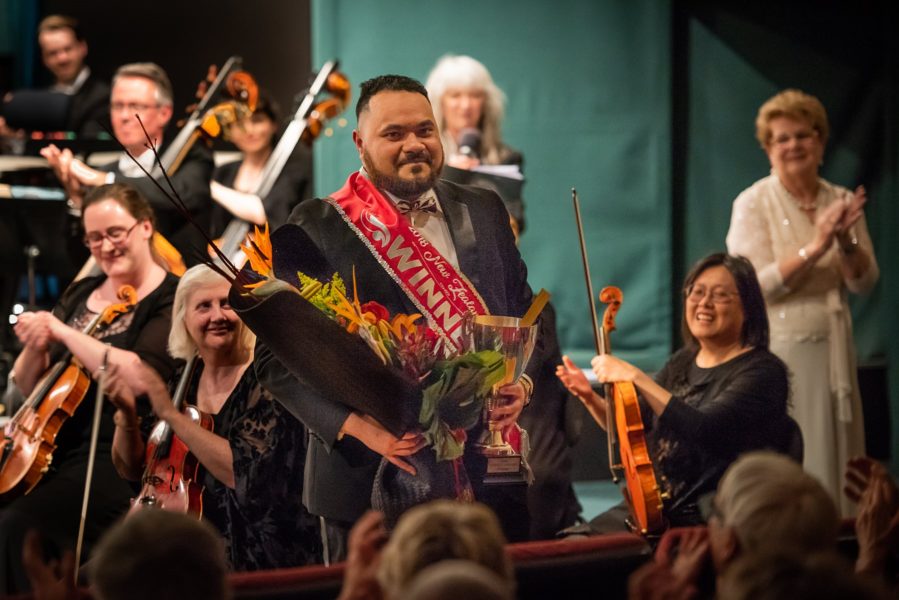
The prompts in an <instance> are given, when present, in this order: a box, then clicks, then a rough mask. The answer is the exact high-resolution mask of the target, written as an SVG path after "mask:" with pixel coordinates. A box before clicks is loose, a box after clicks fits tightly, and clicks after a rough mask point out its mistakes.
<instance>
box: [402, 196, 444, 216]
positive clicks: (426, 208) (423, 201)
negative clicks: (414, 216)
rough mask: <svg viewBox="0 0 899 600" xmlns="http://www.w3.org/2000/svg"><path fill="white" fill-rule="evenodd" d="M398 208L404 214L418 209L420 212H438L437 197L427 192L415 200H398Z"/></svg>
mask: <svg viewBox="0 0 899 600" xmlns="http://www.w3.org/2000/svg"><path fill="white" fill-rule="evenodd" d="M396 209H397V210H398V211H400V212H401V213H403V214H406V213H410V212H412V211H415V210H417V211H418V212H425V213H432V214H436V213H437V198H435V197H434V195H433V194H427V195H424V196H421V197H418V198H416V199H414V200H402V199H401V200H397V201H396Z"/></svg>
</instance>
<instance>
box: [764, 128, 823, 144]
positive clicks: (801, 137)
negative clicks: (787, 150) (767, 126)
mask: <svg viewBox="0 0 899 600" xmlns="http://www.w3.org/2000/svg"><path fill="white" fill-rule="evenodd" d="M817 135H818V132H817V131H815V130H813V129H804V130H802V131H797V132H796V133H794V134H792V135H790V134H789V133H782V134H780V135H778V136H776V137H774V138H772V139H771V141H772V142H773V143H774V145H775V146H786V145H787V144H789V143H790V142H791V141H792V140H794V139H795V140H796V143H798V144H802V143H804V142H807V141H809V140H811V139H812V138H814V137H816V136H817Z"/></svg>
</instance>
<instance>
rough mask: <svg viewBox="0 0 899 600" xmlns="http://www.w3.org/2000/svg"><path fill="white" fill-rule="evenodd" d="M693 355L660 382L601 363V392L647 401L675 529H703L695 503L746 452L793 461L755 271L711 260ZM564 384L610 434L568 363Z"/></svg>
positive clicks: (695, 301) (694, 300) (705, 266)
mask: <svg viewBox="0 0 899 600" xmlns="http://www.w3.org/2000/svg"><path fill="white" fill-rule="evenodd" d="M684 298H685V303H684V313H683V335H684V343H685V347H684V348H683V349H681V350H679V351H678V352H676V353H675V354H674V355H673V356H672V357H671V358H670V359H669V360H668V362H667V363H666V364H665V366H663V367H662V369H661V370H660V371H659V372H658V373H656V375H655V377H654V378H652V377H650V376H649V375H647V374H646V373H644V372H643V371H641V370H640V369H638V368H637V367H635V366H633V365H631V364H629V363H627V362H625V361H624V360H622V359H620V358H618V357H616V356H614V355H611V354H604V355H600V356H597V357H595V358H594V359H593V362H592V365H593V371H594V373H596V377H597V379H598V380H599V382H600V383H617V382H631V383H633V384H634V387H635V388H636V390H637V392H638V394H639V396H640V410H641V414H642V417H643V422H644V427H645V431H646V433H647V444H648V447H649V453H650V457H651V458H652V461H653V465H654V467H655V471H656V479H657V481H658V483H659V486H660V488H661V491H662V492H663V493H667V498H668V499H667V500H666V502H665V505H664V511H663V512H664V515H665V517H666V518H667V520H668V522H669V523H670V524H671V525H672V526H686V525H695V524H698V523H701V522H702V517H701V515H700V513H699V509H698V506H697V501H698V500H699V498H700V497H701V496H702V495H704V494H706V493H708V492H712V491H714V490H715V488H716V487H717V485H718V480H719V479H720V478H721V476H722V475H723V474H724V471H725V470H726V469H727V467H728V466H729V465H730V464H731V463H732V462H733V461H734V460H736V458H737V457H738V456H739V455H740V454H742V453H744V452H747V451H750V450H757V449H762V448H773V449H776V450H781V451H786V449H787V447H788V445H789V441H790V440H787V439H784V438H785V437H786V432H787V431H789V429H788V425H787V424H788V417H787V396H788V392H789V385H788V383H787V371H786V367H784V365H783V363H782V362H781V361H780V359H778V358H777V357H776V356H774V355H773V354H771V353H770V352H769V351H768V317H767V314H766V312H765V303H764V300H763V298H762V292H761V289H760V288H759V284H758V281H757V279H756V277H755V271H754V269H753V268H752V264H750V262H749V261H748V260H746V259H745V258H742V257H736V256H731V255H728V254H712V255H710V256H707V257H706V258H704V259H702V260H700V261H699V262H698V263H697V264H696V265H695V266H694V267H693V268H692V269H691V270H690V272H689V273H688V274H687V277H686V280H685V281H684ZM563 362H564V364H563V365H560V366H559V367H558V368H557V370H556V374H557V375H558V377H559V379H561V380H562V382H563V383H564V384H565V385H566V387H568V389H569V391H571V392H572V393H573V394H574V395H575V396H577V397H578V398H579V399H580V400H581V402H583V403H584V405H585V406H586V407H587V409H588V410H589V411H590V414H591V415H592V416H593V418H594V419H595V420H596V422H597V423H598V424H599V425H600V427H603V428H605V426H606V403H605V400H604V399H603V398H601V397H600V396H599V395H598V394H597V393H596V392H594V391H593V389H592V388H591V386H590V383H589V382H588V381H587V378H586V377H585V376H584V374H583V373H582V372H581V370H580V369H578V368H577V367H576V366H575V365H574V363H572V362H571V360H570V359H569V358H568V357H567V356H566V357H563ZM624 516H625V512H624V508H623V507H621V508H619V509H612V511H610V513H606V514H604V515H600V516H599V517H597V518H596V519H594V521H593V522H592V523H591V529H592V530H593V531H596V532H602V531H609V530H614V529H622V528H623V527H624V525H623V524H624Z"/></svg>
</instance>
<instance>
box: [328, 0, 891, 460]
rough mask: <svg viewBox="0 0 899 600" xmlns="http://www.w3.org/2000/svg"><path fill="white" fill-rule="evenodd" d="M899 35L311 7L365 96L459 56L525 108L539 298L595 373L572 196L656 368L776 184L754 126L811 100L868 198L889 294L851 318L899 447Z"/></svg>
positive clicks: (691, 1) (530, 249) (833, 173)
mask: <svg viewBox="0 0 899 600" xmlns="http://www.w3.org/2000/svg"><path fill="white" fill-rule="evenodd" d="M897 22H899V20H897V8H896V7H895V5H894V4H892V3H890V2H886V1H883V2H876V1H875V2H870V3H862V4H859V3H857V2H856V3H850V2H828V3H820V2H812V1H797V2H791V3H782V2H761V3H745V2H736V1H728V0H720V1H717V2H711V1H698V0H667V1H666V0H643V1H639V0H638V1H625V0H615V1H612V0H609V1H601V2H600V1H592V0H583V1H577V0H557V1H555V2H544V1H541V0H517V1H513V0H492V1H490V2H484V1H480V2H475V1H473V0H454V1H444V2H440V1H431V2H412V1H411V0H378V1H376V2H375V1H371V2H362V1H352V0H313V3H312V24H313V31H312V40H313V51H312V54H313V61H314V63H315V65H314V66H315V67H317V66H318V65H320V64H321V63H322V62H323V61H324V60H327V59H329V58H332V57H337V58H339V59H340V60H341V62H342V65H343V69H344V71H345V72H346V74H347V75H348V76H349V77H350V79H351V81H352V82H353V84H354V91H355V90H357V89H358V84H359V83H360V82H361V81H363V80H364V79H367V78H369V77H372V76H374V75H377V74H381V73H387V72H396V73H402V74H406V75H411V76H413V77H417V78H420V79H421V80H424V79H425V78H426V77H427V74H428V71H429V69H430V68H431V66H432V65H433V64H434V63H435V62H436V60H437V59H438V58H439V57H440V56H442V55H443V54H446V53H457V54H469V55H471V56H474V57H475V58H477V59H479V60H480V61H482V62H483V63H484V64H485V65H487V67H488V69H490V71H491V73H492V74H493V76H494V78H495V80H496V82H497V84H498V85H499V86H500V87H501V88H502V89H503V90H504V91H505V92H506V94H507V96H508V98H509V102H508V106H507V118H506V123H505V127H504V133H505V138H506V140H507V142H508V143H509V144H511V145H513V146H515V147H517V148H518V149H520V150H521V151H522V152H523V153H524V155H525V159H526V164H525V175H526V177H527V185H526V186H525V199H526V207H527V215H528V230H527V231H526V232H525V234H524V236H523V239H522V243H521V251H522V254H523V256H524V258H525V260H526V261H527V263H528V266H529V268H530V279H531V284H532V286H534V287H535V288H540V287H545V288H547V289H548V290H549V291H551V292H552V294H553V302H554V303H555V305H556V307H557V309H558V313H559V333H560V337H561V341H562V345H563V347H564V348H565V349H566V351H568V352H569V353H570V354H572V355H573V356H574V357H575V358H576V360H578V362H579V363H580V364H582V365H584V366H586V364H587V360H588V359H589V357H590V356H591V355H592V350H591V348H592V346H593V342H592V334H591V328H590V325H589V321H588V308H587V304H586V302H587V301H586V297H585V292H584V283H583V276H582V271H581V266H580V258H579V251H578V246H577V239H576V233H575V227H574V218H573V213H572V208H571V198H570V196H571V194H570V189H571V188H572V187H576V188H577V190H578V192H579V194H580V198H581V203H582V209H583V212H584V221H585V225H586V230H587V242H588V247H589V250H590V264H591V270H592V275H593V282H594V285H595V286H596V287H597V291H598V289H599V288H600V287H602V286H603V285H609V284H614V285H617V286H619V287H621V288H622V290H623V291H624V305H623V307H622V310H621V312H620V313H619V317H618V328H619V331H618V332H617V333H616V334H615V336H614V337H613V343H614V345H615V348H616V351H617V352H619V353H621V354H622V355H623V356H624V357H625V358H628V359H630V360H633V361H635V362H636V363H637V364H639V365H640V366H641V367H644V368H647V369H655V368H658V367H659V366H660V365H661V364H662V362H663V361H664V359H665V358H666V357H667V356H668V354H669V353H670V352H671V350H672V349H673V348H674V347H676V346H677V345H678V342H679V340H678V333H677V332H678V329H679V322H680V311H681V310H682V308H681V304H680V299H679V294H678V293H677V292H678V289H679V285H680V280H681V279H682V277H683V275H684V273H685V271H686V270H687V268H688V267H689V265H690V264H691V263H692V262H693V261H695V260H696V259H697V258H699V257H701V256H703V255H705V254H707V253H709V252H712V251H719V250H722V249H724V238H725V235H726V232H727V229H728V225H729V222H730V210H731V203H732V201H733V199H734V198H735V197H736V195H737V194H738V193H739V192H740V191H741V190H742V189H744V188H746V187H747V186H749V185H751V184H752V183H753V182H754V181H756V180H757V179H759V178H761V177H763V176H765V175H766V174H767V173H768V170H769V166H768V163H767V159H766V157H765V156H764V154H763V153H762V151H761V150H760V149H759V147H758V144H757V143H756V141H755V139H754V120H755V114H756V111H757V110H758V107H759V106H760V105H761V103H762V102H763V101H764V100H765V99H767V98H768V97H770V96H771V95H773V94H774V93H776V92H777V91H779V90H781V89H784V88H786V87H798V88H800V89H803V90H805V91H807V92H809V93H812V94H815V95H816V96H818V97H819V98H821V100H822V101H823V102H824V104H825V106H826V107H827V108H828V113H829V116H830V119H831V128H832V135H831V140H830V142H829V144H828V148H827V153H826V156H825V163H824V166H823V167H822V175H823V176H824V177H825V178H827V179H829V180H831V181H834V182H836V183H840V184H842V185H846V186H849V187H853V186H855V185H857V184H859V183H864V184H865V185H866V186H867V188H868V192H869V198H870V203H869V205H868V207H867V209H866V213H867V218H868V224H869V227H870V229H871V233H872V237H873V238H874V243H875V247H876V251H877V256H878V259H879V262H880V266H881V281H880V283H879V284H878V286H877V288H876V289H875V291H874V292H873V294H872V295H871V296H869V297H867V298H855V299H853V303H852V307H853V313H854V317H855V330H856V340H857V344H858V348H859V357H860V360H861V363H862V364H864V365H872V366H875V367H878V366H879V367H883V368H885V369H886V370H887V372H888V375H889V384H890V394H889V399H888V402H886V403H885V404H887V405H888V406H885V407H884V411H887V410H888V411H889V412H884V416H883V417H882V418H881V417H877V416H873V415H872V419H879V420H881V421H886V422H889V423H891V424H892V430H893V431H899V319H897V318H896V317H895V315H894V314H893V313H892V310H891V307H896V306H899V269H897V264H896V263H897V259H899V247H897V246H899V236H897V235H896V233H895V232H896V230H897V225H899V203H897V202H896V198H897V193H899V182H897V174H899V145H897V143H899V124H897V120H899V118H897V115H899V83H897V76H899V64H897V62H899V61H897V57H899V51H897V45H899V42H897V39H896V37H895V36H894V35H893V30H894V29H895V25H896V23H897ZM347 120H348V123H347V126H346V128H345V129H336V130H335V133H334V136H333V137H330V138H324V139H320V140H319V141H317V142H316V144H317V146H316V192H317V194H319V195H321V194H328V193H330V192H332V191H334V190H335V189H337V188H338V187H339V186H340V185H342V183H343V181H344V179H345V178H346V176H347V175H348V174H349V173H350V172H351V171H352V170H354V169H356V168H358V165H359V160H358V156H357V155H356V152H355V149H354V147H353V144H352V141H351V139H350V131H351V129H352V128H353V126H354V124H355V123H354V117H353V116H352V114H349V115H347ZM878 424H879V425H881V426H882V428H883V429H885V430H886V431H887V434H886V435H888V430H889V428H890V427H889V424H888V423H878ZM892 438H893V441H892V456H894V457H896V456H899V451H897V450H899V439H897V438H899V436H897V435H894V436H892ZM896 466H897V465H896V463H894V467H896Z"/></svg>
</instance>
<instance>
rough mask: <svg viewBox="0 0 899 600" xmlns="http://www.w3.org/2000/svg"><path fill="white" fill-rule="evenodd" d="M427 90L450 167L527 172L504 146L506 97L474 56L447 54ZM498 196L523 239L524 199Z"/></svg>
mask: <svg viewBox="0 0 899 600" xmlns="http://www.w3.org/2000/svg"><path fill="white" fill-rule="evenodd" d="M425 87H426V88H427V89H428V97H429V98H430V99H431V107H432V108H433V110H434V118H435V119H436V120H437V126H438V127H439V128H440V139H441V141H442V142H443V149H444V152H445V154H446V164H447V165H448V166H450V167H455V168H457V169H465V170H470V169H473V168H475V167H478V166H480V165H517V166H518V170H519V172H520V171H521V167H522V164H523V163H524V157H522V155H521V153H520V152H518V151H517V150H514V149H513V148H511V147H509V146H507V145H506V144H505V143H503V135H502V123H503V117H504V115H505V105H506V95H505V94H504V93H503V91H502V90H501V89H499V87H497V85H496V84H495V83H494V82H493V77H491V76H490V72H489V71H488V70H487V67H485V66H484V65H483V64H481V63H480V62H479V61H477V60H475V59H474V58H472V57H470V56H457V55H452V54H447V55H446V56H444V57H443V58H441V59H440V60H439V61H437V64H436V65H434V68H433V69H431V72H430V73H429V74H428V81H427V83H426V84H425ZM466 183H468V182H466ZM475 185H480V183H475ZM496 191H497V192H499V193H500V196H503V201H504V202H505V204H506V208H507V209H508V210H509V214H511V215H512V218H513V219H514V220H513V222H512V226H513V228H516V235H517V232H518V231H523V230H524V206H523V202H522V199H521V198H520V197H515V198H512V197H505V196H504V194H503V193H502V191H503V190H496ZM505 195H509V194H508V193H507V194H505ZM518 196H520V194H518Z"/></svg>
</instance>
